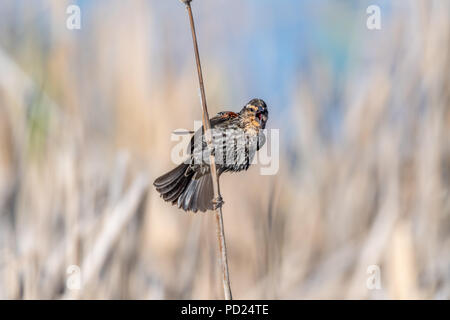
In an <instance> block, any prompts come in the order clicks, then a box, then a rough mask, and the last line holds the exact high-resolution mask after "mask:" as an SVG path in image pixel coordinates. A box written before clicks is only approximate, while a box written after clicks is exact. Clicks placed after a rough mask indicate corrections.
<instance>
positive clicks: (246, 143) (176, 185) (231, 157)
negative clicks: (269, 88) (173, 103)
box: [153, 99, 269, 212]
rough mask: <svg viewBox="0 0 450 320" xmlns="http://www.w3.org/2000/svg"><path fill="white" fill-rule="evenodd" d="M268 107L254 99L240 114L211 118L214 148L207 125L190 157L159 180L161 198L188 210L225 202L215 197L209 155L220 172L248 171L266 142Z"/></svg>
mask: <svg viewBox="0 0 450 320" xmlns="http://www.w3.org/2000/svg"><path fill="white" fill-rule="evenodd" d="M268 114H269V113H268V110H267V106H266V103H265V102H264V101H263V100H261V99H253V100H251V101H250V102H249V103H247V105H245V106H244V108H242V110H241V111H240V112H239V113H234V112H231V111H224V112H219V113H218V114H217V115H216V116H215V117H213V118H212V119H211V120H210V121H211V137H212V148H211V149H209V148H208V147H207V143H206V141H205V134H204V130H203V127H202V128H200V129H199V130H198V131H197V132H196V133H195V134H194V136H193V137H192V139H191V141H190V143H189V148H188V153H189V157H188V159H187V160H186V161H185V162H184V163H182V164H180V165H179V166H178V167H176V168H175V169H173V170H172V171H169V172H168V173H166V174H164V175H162V176H161V177H159V178H158V179H156V180H155V182H154V183H153V185H154V186H155V187H156V190H157V191H158V192H159V193H160V194H161V197H162V198H163V199H164V200H165V201H168V202H172V204H177V205H178V207H179V208H182V209H183V210H185V211H193V212H197V211H198V210H200V211H206V210H208V209H209V210H212V209H215V208H217V207H218V206H221V205H222V203H223V202H222V199H213V197H214V193H213V185H212V178H211V174H210V167H209V155H210V154H213V155H214V157H215V161H216V167H217V174H218V176H220V175H221V174H222V173H224V172H226V171H232V172H238V171H242V170H247V169H248V167H249V166H250V163H251V162H252V160H253V157H254V156H255V153H256V151H258V150H259V149H260V148H261V147H262V146H263V145H264V143H265V142H266V138H265V136H264V133H263V131H262V129H264V128H265V126H266V122H267V118H268Z"/></svg>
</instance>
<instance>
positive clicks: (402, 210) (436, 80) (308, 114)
mask: <svg viewBox="0 0 450 320" xmlns="http://www.w3.org/2000/svg"><path fill="white" fill-rule="evenodd" d="M37 3H38V5H29V6H28V7H27V8H26V10H25V8H24V9H23V14H21V15H19V16H20V17H21V18H20V19H19V20H17V15H14V14H12V12H14V10H17V6H15V5H14V1H2V3H1V4H0V12H1V14H0V15H1V16H2V19H0V70H1V72H0V298H6V299H36V298H45V299H59V298H82V299H87V298H95V299H101V298H136V299H167V298H182V299H185V298H199V299H208V298H221V296H222V291H221V287H220V276H219V274H218V263H217V254H216V243H215V237H214V232H215V228H214V221H213V219H214V218H213V215H211V214H197V215H193V214H185V213H183V212H180V211H178V210H177V209H175V208H172V207H170V206H168V205H167V204H166V203H164V202H163V201H161V200H160V199H159V198H158V196H157V194H156V193H155V191H154V190H153V189H152V187H151V182H152V181H153V179H154V178H155V177H156V176H158V175H159V174H161V173H162V172H164V171H165V170H167V169H169V168H171V167H172V166H173V164H171V163H170V161H168V159H169V155H170V148H171V147H172V146H173V143H172V142H171V141H170V133H171V132H172V131H173V130H174V129H176V128H180V127H187V126H188V125H189V124H191V123H192V121H193V120H196V119H199V118H200V107H199V102H198V97H197V92H198V89H197V84H196V80H195V73H194V65H193V60H192V59H191V58H192V57H191V55H190V54H191V47H190V46H189V47H186V51H187V52H188V53H189V56H188V57H187V58H186V60H183V61H184V62H183V63H182V64H181V65H180V66H175V65H171V63H170V61H169V60H168V59H166V58H165V57H166V55H167V53H168V52H169V51H170V50H171V45H170V44H171V43H170V41H171V40H170V37H168V38H166V40H164V37H162V38H163V40H162V41H161V45H160V46H158V47H152V43H154V42H153V41H151V40H152V39H149V37H151V36H152V33H149V32H148V25H149V24H152V15H151V11H152V2H147V1H137V0H136V1H129V2H127V3H125V2H124V1H111V2H109V6H108V14H105V12H104V10H103V9H102V8H96V7H93V8H92V11H91V12H90V13H89V14H90V15H91V17H94V18H91V19H89V20H88V21H89V23H88V25H83V29H84V30H86V29H87V30H89V32H88V33H89V35H88V36H85V37H81V36H77V35H73V34H72V33H70V31H68V30H66V29H65V28H63V27H61V26H65V18H66V15H65V14H61V13H64V12H65V8H66V6H67V2H65V1H59V0H58V1H56V0H54V1H38V2H37ZM204 6H205V7H206V9H205V8H204V9H202V10H207V9H208V6H211V5H210V4H205V5H204ZM179 10H181V11H183V9H182V8H180V9H179ZM194 10H195V8H194ZM43 12H44V13H45V17H46V19H43V18H42V15H43ZM9 13H11V14H9ZM449 15H450V3H448V2H447V1H408V3H407V4H405V5H404V6H403V7H402V9H401V10H400V9H398V8H397V9H396V7H394V9H393V12H392V19H390V20H389V21H388V22H386V25H383V28H386V29H387V30H390V32H384V33H383V34H382V37H380V38H381V40H380V41H379V42H378V43H377V45H375V46H374V44H373V43H371V42H370V39H367V40H365V42H364V40H363V46H362V50H366V51H367V53H368V55H370V56H371V57H372V60H371V62H370V63H367V61H365V60H364V59H361V60H357V61H354V62H353V63H354V71H353V72H351V73H350V74H349V76H348V77H346V78H345V79H340V81H341V83H340V88H341V90H340V94H341V95H342V97H341V98H342V99H343V100H344V101H345V106H346V108H345V110H342V126H341V129H340V132H341V134H340V135H339V138H338V139H336V140H337V141H336V140H333V141H330V139H327V138H325V137H324V136H323V133H322V131H321V127H322V126H323V125H324V123H325V120H324V118H325V110H324V108H323V105H324V104H326V102H327V99H329V97H330V96H331V94H332V89H333V87H334V83H333V82H334V81H336V80H335V78H333V77H331V76H330V70H329V67H328V66H327V61H325V60H324V59H321V58H320V57H315V58H311V63H310V68H309V72H308V73H302V74H299V75H298V83H297V84H296V85H295V86H294V90H293V91H292V95H291V99H290V101H291V103H290V105H289V106H288V108H287V110H289V117H297V118H298V119H300V125H298V126H296V127H295V128H294V129H293V130H291V131H290V132H291V134H292V136H291V139H289V141H290V142H289V143H284V141H282V143H283V144H282V148H281V156H280V172H279V173H278V175H276V176H260V175H259V174H258V172H259V170H258V168H252V169H250V170H249V171H248V172H247V173H245V174H242V175H239V176H237V175H230V176H226V177H224V178H223V179H222V193H223V195H224V198H225V202H226V204H225V207H224V222H225V231H226V233H227V243H228V248H229V262H230V272H231V281H232V289H233V294H234V297H235V298H237V299H243V298H263V299H264V298H275V299H287V298H289V299H291V298H292V299H303V298H356V299H361V298H372V299H378V298H389V299H390V298H393V299H401V298H426V299H448V298H450V271H449V270H450V237H449V235H450V195H449V185H450V139H449V129H450V90H449V88H450V72H449V71H450V51H449V50H450V17H449ZM183 17H184V15H183ZM186 22H187V20H186ZM34 23H39V26H40V27H39V28H37V27H36V26H34ZM58 26H59V27H58ZM166 27H167V26H166ZM42 30H47V31H48V33H46V34H42ZM111 30H114V32H111ZM166 31H167V30H166ZM185 32H186V35H187V36H189V34H188V29H186V30H185ZM212 32H214V30H209V33H208V31H202V32H201V33H203V36H204V37H205V38H206V39H208V41H211V40H212V39H211V38H209V37H208V35H209V34H210V33H212ZM367 32H368V31H367ZM168 34H172V33H170V32H169V33H168ZM205 38H204V39H205ZM172 41H173V40H172ZM201 43H202V35H200V44H201ZM208 43H209V45H212V44H211V43H210V42H208ZM205 45H206V44H205ZM203 63H204V65H205V71H206V74H205V78H206V82H207V94H208V97H209V105H210V108H211V110H210V113H212V114H213V113H215V112H217V111H219V109H220V105H222V104H223V100H222V99H223V97H225V96H226V95H227V91H226V88H227V85H226V79H224V78H223V76H222V74H221V72H220V70H221V69H223V66H221V65H220V63H219V62H218V61H210V60H208V58H207V57H204V62H203ZM361 73H364V74H363V75H361ZM249 98H250V97H249ZM243 102H245V101H242V103H243ZM271 116H272V119H274V118H275V119H276V116H274V113H273V112H272V113H271ZM278 123H279V122H278ZM276 124H277V122H276V120H275V121H273V122H272V123H270V122H269V127H276ZM243 195H245V196H243ZM73 264H75V265H79V266H80V267H81V275H82V288H81V290H79V291H71V290H68V289H67V287H66V281H67V277H68V275H67V274H66V269H67V267H68V266H69V265H73ZM373 264H377V265H379V266H380V268H381V284H382V290H372V291H371V290H368V289H367V288H366V279H367V277H368V275H367V273H366V270H367V267H368V266H369V265H373Z"/></svg>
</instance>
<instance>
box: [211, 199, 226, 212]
mask: <svg viewBox="0 0 450 320" xmlns="http://www.w3.org/2000/svg"><path fill="white" fill-rule="evenodd" d="M224 203H225V202H224V201H223V199H222V197H221V196H218V197H217V198H214V199H213V200H212V204H213V210H217V209H219V208H222V205H223V204H224Z"/></svg>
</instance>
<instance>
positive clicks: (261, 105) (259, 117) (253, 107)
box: [241, 99, 269, 129]
mask: <svg viewBox="0 0 450 320" xmlns="http://www.w3.org/2000/svg"><path fill="white" fill-rule="evenodd" d="M241 113H244V114H246V115H251V116H253V117H254V118H255V120H256V121H258V122H259V125H260V126H261V129H264V128H265V127H266V122H267V119H268V117H269V111H268V110H267V105H266V103H265V102H264V101H263V100H261V99H252V100H250V102H249V103H247V104H246V105H245V106H244V108H243V109H242V111H241Z"/></svg>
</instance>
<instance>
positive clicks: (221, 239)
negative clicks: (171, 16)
mask: <svg viewBox="0 0 450 320" xmlns="http://www.w3.org/2000/svg"><path fill="white" fill-rule="evenodd" d="M181 1H182V2H183V3H184V4H185V5H186V9H187V11H188V15H189V21H190V24H191V32H192V41H193V43H194V52H195V60H196V63H197V74H198V82H199V85H200V95H201V99H202V111H203V112H202V121H203V128H204V131H205V139H206V143H207V145H208V148H210V150H212V137H211V130H210V129H211V123H210V121H209V114H208V107H207V104H206V94H205V86H204V84H203V75H202V66H201V63H200V54H199V50H198V44H197V35H196V33H195V24H194V17H193V15H192V9H191V1H192V0H181ZM209 162H210V168H211V177H212V181H213V188H214V198H215V199H221V198H222V197H221V195H220V186H219V179H218V176H217V169H216V160H215V158H214V155H213V154H212V153H211V154H210V156H209ZM215 218H216V230H217V243H218V246H219V253H220V264H221V269H222V284H223V292H224V297H225V300H231V299H232V295H231V286H230V276H229V272H228V256H227V246H226V242H225V231H224V227H223V215H222V207H219V208H217V209H216V210H215Z"/></svg>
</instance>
